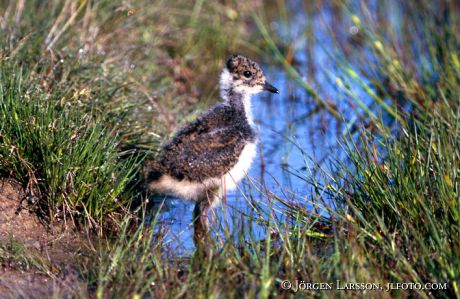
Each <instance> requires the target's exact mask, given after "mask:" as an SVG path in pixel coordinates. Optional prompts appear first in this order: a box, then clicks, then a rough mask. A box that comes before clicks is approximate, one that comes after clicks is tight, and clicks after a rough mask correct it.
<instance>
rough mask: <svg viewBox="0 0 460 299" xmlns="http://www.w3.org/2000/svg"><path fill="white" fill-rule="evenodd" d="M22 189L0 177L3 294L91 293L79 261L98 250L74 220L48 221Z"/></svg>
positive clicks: (0, 294)
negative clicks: (83, 278) (32, 205)
mask: <svg viewBox="0 0 460 299" xmlns="http://www.w3.org/2000/svg"><path fill="white" fill-rule="evenodd" d="M23 199H24V192H23V188H22V187H21V185H20V184H19V183H17V182H16V181H14V180H12V179H5V178H2V179H0V297H1V298H8V297H13V298H16V297H25V298H29V297H50V296H56V295H58V297H69V296H78V297H88V296H89V294H88V291H87V290H88V287H87V285H86V284H85V283H84V282H83V281H82V280H81V279H79V277H78V271H77V267H76V265H79V266H82V265H85V263H87V262H88V261H89V259H90V257H91V253H94V252H95V249H94V248H93V247H92V245H91V241H90V238H89V237H88V235H86V234H83V233H81V232H77V231H76V230H75V228H74V227H72V226H71V224H70V223H68V222H67V223H66V224H64V223H52V224H49V223H45V222H43V221H40V219H39V218H38V217H37V215H36V213H35V212H33V211H31V209H30V208H29V207H28V206H27V203H26V201H25V200H23Z"/></svg>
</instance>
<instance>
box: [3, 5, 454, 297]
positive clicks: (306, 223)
mask: <svg viewBox="0 0 460 299" xmlns="http://www.w3.org/2000/svg"><path fill="white" fill-rule="evenodd" d="M415 6H416V7H415ZM304 9H305V11H302V12H301V13H303V14H305V16H306V17H307V18H308V19H309V20H317V21H315V22H317V23H321V24H329V23H328V22H327V20H329V19H328V17H327V16H326V17H324V16H323V18H322V12H324V11H327V12H328V13H329V14H330V15H329V18H333V19H334V21H333V22H331V23H330V24H331V25H330V26H329V25H325V26H326V32H328V34H329V36H328V37H329V38H330V40H331V43H332V44H333V50H332V51H325V52H327V53H326V54H325V55H329V56H328V58H329V61H330V62H331V63H332V64H333V66H334V67H333V69H334V70H335V72H334V73H331V72H323V73H321V76H319V75H318V76H316V75H317V74H312V77H311V78H309V80H305V79H304V77H303V76H304V74H303V69H302V68H301V67H300V66H299V65H298V64H297V62H296V59H295V58H296V54H297V52H296V51H297V50H296V47H295V45H296V44H298V42H299V40H301V41H303V40H305V39H306V40H307V41H308V42H309V44H308V46H307V49H306V52H307V53H310V52H311V51H313V50H312V49H309V47H311V45H314V44H315V43H317V42H318V43H319V41H318V40H319V38H318V36H316V35H315V33H314V32H315V28H316V27H314V26H315V25H314V24H316V23H315V22H310V23H307V24H306V25H305V28H304V29H303V28H301V29H302V30H301V34H300V37H299V36H298V37H296V39H295V38H291V37H286V35H285V34H283V32H282V30H279V31H277V30H275V29H274V26H271V24H272V22H274V21H278V20H280V21H279V22H280V23H283V24H284V25H285V26H286V28H299V25H298V23H296V22H298V18H297V16H296V12H294V11H293V9H292V7H291V4H289V3H288V2H284V1H277V2H276V3H270V4H268V3H267V4H264V6H261V5H260V4H258V2H257V1H249V2H248V3H247V4H244V5H243V4H241V3H230V2H229V3H225V4H222V3H214V2H211V1H209V2H208V1H200V0H197V1H194V2H187V1H179V2H178V3H173V2H171V3H169V2H166V1H157V2H156V3H155V5H152V4H150V3H149V2H148V1H143V0H140V1H136V2H133V3H131V2H129V1H98V2H94V3H93V2H92V1H85V0H83V1H70V0H65V1H64V0H63V1H59V0H55V1H47V2H46V3H45V2H43V1H27V3H26V1H10V2H8V3H6V4H3V5H2V6H1V13H2V18H1V20H0V27H1V29H2V30H1V31H0V34H1V35H2V36H1V37H2V38H1V39H0V42H1V43H2V44H1V46H2V48H1V49H2V50H1V54H0V57H1V61H0V77H1V79H0V116H1V124H0V172H1V174H2V175H4V176H11V177H14V178H16V179H17V180H19V181H20V182H21V183H22V184H23V186H24V187H25V188H26V193H27V195H28V199H29V201H30V202H31V203H33V204H36V205H37V206H38V207H40V209H39V210H40V211H42V212H44V213H43V214H44V215H45V216H46V218H47V220H49V221H53V220H56V219H62V218H65V217H71V218H72V219H73V220H74V221H75V222H76V223H79V224H82V225H83V226H85V227H86V226H88V227H92V228H97V229H98V230H99V232H100V233H103V234H104V236H100V237H98V238H97V241H93V244H92V246H94V250H93V251H92V252H93V255H92V256H91V257H90V258H89V260H90V261H89V262H85V263H76V264H75V265H74V267H75V269H77V271H78V273H79V279H80V280H81V281H83V282H85V283H86V284H87V286H88V291H89V293H90V294H92V295H95V296H96V297H98V298H105V297H109V298H111V297H119V298H126V297H130V296H131V297H133V298H143V297H155V298H156V297H191V298H194V297H198V298H200V297H250V298H251V297H260V298H267V297H271V296H283V297H284V296H286V297H291V296H292V297H296V296H298V297H305V296H312V297H314V296H317V297H360V296H362V297H367V296H371V297H388V298H389V297H403V298H404V297H422V298H430V297H436V298H452V297H460V285H459V283H460V194H459V193H460V190H459V186H460V165H459V163H460V162H459V161H460V105H459V103H460V102H459V100H460V57H459V54H458V52H459V51H458V49H459V46H460V40H459V38H458V34H457V32H458V28H459V26H460V22H459V16H460V14H459V9H460V7H458V5H457V4H456V3H455V2H452V1H447V0H446V1H441V2H440V3H433V2H432V1H428V0H426V1H418V3H417V5H416V4H412V3H406V2H403V1H389V2H386V3H385V4H382V6H379V7H374V6H373V5H370V4H369V5H366V4H363V3H361V2H359V1H358V4H356V3H354V2H351V3H349V2H346V1H345V2H343V1H334V2H333V3H332V4H329V5H326V4H324V5H321V4H315V5H313V4H305V8H304ZM388 11H392V13H391V14H389V13H388ZM297 13H298V12H297ZM312 24H313V25H312ZM312 26H313V27H312ZM347 30H348V31H349V32H353V34H352V35H350V34H349V33H347ZM345 37H346V38H345ZM254 41H256V42H254ZM232 51H238V52H243V53H250V54H253V55H256V54H257V55H258V57H262V58H265V59H269V58H271V57H274V58H275V59H276V60H277V63H278V65H277V67H279V68H280V69H283V70H284V71H285V72H286V73H287V74H288V75H289V76H290V78H291V79H292V81H293V82H295V83H296V84H297V87H298V88H299V89H300V90H303V91H305V92H306V95H307V97H308V98H309V99H311V100H312V105H314V106H315V109H316V110H315V111H317V113H323V114H324V115H327V117H330V118H328V119H334V121H337V122H339V124H340V125H341V126H342V127H343V128H344V130H343V132H344V133H343V135H342V136H341V137H342V139H341V140H340V145H341V147H342V148H343V150H344V152H345V153H346V155H347V157H346V158H345V159H343V158H342V157H340V156H338V155H337V156H334V154H331V156H330V159H328V163H321V161H314V162H315V169H314V170H311V169H309V168H308V167H307V166H306V168H305V169H306V170H305V171H294V170H291V172H292V175H296V176H299V177H301V178H303V179H304V180H305V181H306V182H307V183H308V184H309V186H311V189H312V190H313V192H312V194H311V196H310V197H309V199H308V201H307V202H306V201H305V198H304V197H301V196H300V195H299V196H298V197H296V196H295V195H294V196H293V197H294V200H289V199H288V198H281V197H280V196H278V195H276V193H272V192H270V190H266V188H265V189H264V188H263V187H264V186H259V185H258V183H257V182H254V183H253V184H252V185H253V188H260V189H261V190H265V191H264V193H265V198H264V202H262V203H256V202H254V203H253V208H254V209H255V210H256V211H257V213H256V214H257V215H259V217H258V218H245V220H243V222H244V221H246V222H244V225H241V228H239V229H238V230H239V231H238V233H239V234H238V236H239V237H238V238H236V239H235V238H234V237H231V236H225V237H224V238H223V239H224V241H222V242H220V239H219V240H216V242H215V243H214V244H209V252H208V254H206V255H203V254H202V253H200V252H196V253H193V254H191V256H186V257H183V256H180V255H179V254H177V253H174V252H169V251H166V250H165V249H164V248H163V246H162V244H163V243H162V241H163V235H162V233H161V224H160V223H159V221H158V214H155V215H150V214H149V212H150V211H149V210H148V209H147V208H146V205H145V204H142V205H140V207H137V210H135V211H133V209H132V207H131V205H132V203H133V202H138V199H139V198H141V199H142V195H139V194H138V193H139V191H138V189H136V188H135V186H136V185H137V183H138V182H137V177H138V172H139V170H140V168H141V165H142V162H143V159H144V158H145V157H146V156H148V157H150V156H152V155H154V154H155V152H156V149H157V147H158V144H159V142H161V140H162V139H163V137H161V136H164V137H167V136H168V135H169V134H170V133H172V131H173V130H174V128H176V127H177V126H178V125H179V124H180V123H182V122H184V121H187V120H188V119H189V118H186V117H184V115H190V113H192V112H193V113H192V116H190V117H193V115H194V113H196V112H195V111H200V110H201V109H204V108H205V107H206V106H207V104H209V103H210V102H211V101H212V100H213V99H215V98H216V95H217V93H216V89H215V88H211V87H209V85H208V84H206V83H207V82H208V81H209V80H210V79H209V78H215V77H216V76H217V72H218V70H219V66H220V64H221V61H222V59H223V58H224V57H225V56H226V55H227V54H229V53H230V52H232ZM307 55H308V54H307ZM262 58H261V59H262ZM204 61H205V62H206V63H203V62H204ZM319 72H320V71H318V73H319ZM321 78H322V79H321ZM324 78H326V80H325V79H324ZM321 80H323V81H321ZM325 81H327V82H325ZM331 82H333V83H332V84H331ZM194 86H195V87H194ZM325 86H328V87H327V88H326V87H325ZM198 99H200V101H198ZM342 103H346V105H343V104H342ZM350 115H351V116H350ZM291 142H293V144H294V145H295V146H298V145H297V144H295V140H291ZM298 150H299V151H301V152H302V154H303V155H304V158H305V161H307V160H309V159H311V157H310V156H309V154H308V152H306V151H304V150H303V149H302V148H299V149H298ZM246 196H247V197H248V200H250V201H251V198H250V194H248V195H246ZM307 206H313V207H315V208H314V209H307ZM130 207H131V209H130ZM136 213H138V214H139V215H138V216H137V214H136ZM280 213H281V214H283V215H285V216H286V217H285V219H286V220H285V221H284V220H283V221H282V220H280V219H279V218H278V217H277V216H276V215H278V214H280ZM324 215H327V216H324ZM42 216H43V215H42ZM147 216H148V217H147ZM149 217H153V219H154V220H153V221H146V219H149ZM108 219H111V221H110V223H112V224H114V225H115V226H116V227H117V228H118V230H117V231H116V233H113V234H108V232H109V230H108V228H107V226H106V224H107V223H108V221H107V220H108ZM256 222H257V223H259V224H260V225H262V226H263V227H264V228H265V232H266V235H265V237H264V238H263V240H261V239H260V238H257V237H256V236H255V233H254V230H252V229H251V228H252V224H253V223H256ZM221 231H224V232H225V231H227V230H226V228H225V227H224V228H222V229H221ZM12 240H13V239H11V240H2V242H1V243H0V255H1V256H0V261H5V260H9V261H10V260H14V261H20V263H22V264H25V265H26V267H25V268H26V269H25V270H27V271H29V270H30V269H33V268H36V269H38V270H39V271H41V272H42V273H45V274H44V275H49V276H50V277H52V278H53V279H57V278H58V277H59V276H60V275H61V274H62V272H63V267H62V268H59V267H58V268H57V269H55V268H53V267H50V266H49V265H46V262H45V260H44V259H42V258H41V257H40V256H39V255H37V253H36V252H34V253H33V254H29V253H28V249H27V248H25V247H24V246H22V245H21V244H19V243H18V241H17V240H14V242H13V241H12ZM2 263H3V262H2ZM43 269H45V270H43ZM25 270H24V271H25ZM284 281H289V282H290V283H292V287H291V288H290V290H286V288H287V287H286V286H287V285H286V284H285V283H284ZM301 281H305V282H324V283H332V284H333V288H332V289H331V290H302V289H299V290H296V289H295V285H296V284H297V283H300V282H301ZM337 281H340V283H341V284H342V286H343V285H345V284H346V283H360V282H364V283H378V284H379V286H381V287H382V289H377V290H354V291H352V290H350V291H344V290H341V289H337V288H336V283H337ZM391 283H394V284H396V283H416V284H419V285H416V287H415V289H410V288H409V289H408V288H406V289H399V290H396V289H394V290H389V291H387V290H386V289H387V287H392V286H395V285H394V284H391ZM426 283H441V288H443V286H442V285H443V284H445V289H442V290H423V289H418V286H420V287H422V286H425V284H426ZM18 294H20V293H18ZM79 294H80V293H79Z"/></svg>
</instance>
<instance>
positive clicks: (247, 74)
mask: <svg viewBox="0 0 460 299" xmlns="http://www.w3.org/2000/svg"><path fill="white" fill-rule="evenodd" d="M243 75H244V76H245V77H246V78H251V76H252V73H251V72H250V71H244V73H243Z"/></svg>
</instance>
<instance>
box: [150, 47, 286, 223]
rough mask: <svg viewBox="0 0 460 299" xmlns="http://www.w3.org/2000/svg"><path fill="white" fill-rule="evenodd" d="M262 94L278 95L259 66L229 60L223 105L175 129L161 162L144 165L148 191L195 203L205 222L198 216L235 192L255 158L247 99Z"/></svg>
mask: <svg viewBox="0 0 460 299" xmlns="http://www.w3.org/2000/svg"><path fill="white" fill-rule="evenodd" d="M262 90H268V91H271V92H278V91H277V90H276V88H274V87H273V86H271V85H270V84H268V83H267V82H266V80H265V76H264V75H263V72H262V70H261V69H260V67H259V66H258V65H257V63H255V62H253V61H251V60H250V59H248V58H246V57H243V56H240V55H234V56H232V57H230V58H229V60H228V61H227V63H226V67H225V68H224V70H223V72H222V75H221V79H220V91H221V97H222V99H223V100H224V101H223V103H220V104H217V105H215V106H214V107H212V108H211V109H209V110H208V111H207V112H205V113H203V114H202V115H200V116H199V117H198V118H197V119H196V120H194V121H192V122H190V123H188V124H186V125H185V126H183V127H182V128H181V129H179V131H178V132H177V133H176V134H175V135H174V137H172V138H171V139H170V140H169V141H168V142H167V143H166V144H165V145H164V146H163V148H162V152H161V155H160V157H159V158H158V159H157V160H156V161H151V162H149V163H147V165H146V171H145V173H146V177H145V180H146V184H147V187H148V188H149V190H150V191H152V192H155V193H167V194H171V195H174V196H178V197H182V198H185V199H191V200H195V201H197V202H198V206H197V207H199V208H198V211H201V212H197V211H195V214H197V213H198V214H200V215H198V216H200V218H203V212H202V211H203V210H206V209H207V207H209V206H212V205H213V204H215V203H216V202H218V199H219V197H220V196H222V194H223V193H224V192H225V191H226V189H230V188H232V187H234V186H236V183H237V181H239V180H240V179H241V178H242V177H243V176H244V174H245V172H246V171H247V169H248V168H249V166H250V164H251V162H252V159H253V158H254V156H255V153H256V147H255V143H256V139H257V138H256V137H257V136H256V130H255V129H254V124H253V122H252V114H251V107H250V97H251V95H252V94H255V93H257V92H260V91H262ZM195 210H197V209H195ZM203 221H205V220H203V219H202V220H201V222H203ZM202 224H203V223H202ZM203 225H204V224H203ZM204 226H205V225H204Z"/></svg>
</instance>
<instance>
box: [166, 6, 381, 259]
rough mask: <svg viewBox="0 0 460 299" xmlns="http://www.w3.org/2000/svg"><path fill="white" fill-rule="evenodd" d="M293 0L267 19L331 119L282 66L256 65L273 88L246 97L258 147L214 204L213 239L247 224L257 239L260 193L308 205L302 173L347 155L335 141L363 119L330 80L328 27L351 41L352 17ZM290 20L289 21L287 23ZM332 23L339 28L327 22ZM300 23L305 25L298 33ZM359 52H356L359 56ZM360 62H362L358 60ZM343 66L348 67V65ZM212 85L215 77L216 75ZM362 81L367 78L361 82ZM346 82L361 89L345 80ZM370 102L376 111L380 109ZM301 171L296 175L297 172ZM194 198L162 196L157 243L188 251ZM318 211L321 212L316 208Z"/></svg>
mask: <svg viewBox="0 0 460 299" xmlns="http://www.w3.org/2000/svg"><path fill="white" fill-rule="evenodd" d="M298 7H302V6H299V3H297V1H292V2H291V8H296V9H292V10H291V12H290V13H291V15H290V19H289V20H288V21H287V20H281V19H275V20H274V21H273V22H271V24H270V26H271V27H272V28H276V31H277V32H278V34H279V36H280V39H281V40H282V41H284V43H285V44H286V45H291V47H292V48H293V49H294V52H295V53H296V55H295V60H296V63H295V65H294V66H295V68H296V70H297V71H298V72H299V73H300V74H301V76H303V77H302V79H303V80H304V81H305V82H307V83H308V84H309V85H311V86H312V88H313V89H314V90H317V91H318V92H319V95H320V97H321V98H322V99H324V100H326V101H328V102H330V101H332V100H331V99H334V101H333V103H334V105H335V108H336V109H337V110H338V111H339V113H340V117H339V118H337V117H335V116H334V115H332V114H331V113H330V112H329V111H327V110H326V109H324V108H321V107H320V106H318V104H317V103H316V102H315V100H314V98H313V97H312V96H310V95H308V93H307V92H306V91H305V90H303V89H301V88H299V87H298V86H297V85H296V84H295V83H294V80H293V79H292V78H290V77H288V75H287V74H286V72H285V71H284V69H283V68H280V67H276V66H273V65H269V64H266V65H262V68H263V69H264V70H265V73H266V77H267V78H268V79H269V82H270V83H272V84H273V85H274V86H275V87H277V88H278V89H279V90H280V94H279V95H272V94H268V93H262V94H260V95H257V96H256V97H254V99H253V114H254V119H255V123H256V124H257V125H258V128H259V135H260V143H259V153H258V156H257V158H256V160H255V161H254V163H253V165H252V167H251V169H250V171H249V176H248V178H246V179H245V180H244V181H243V182H241V183H240V184H239V186H240V190H237V191H235V192H232V193H229V194H227V196H226V201H225V203H224V205H223V206H222V207H221V208H218V209H217V210H216V211H215V215H214V217H213V219H214V220H213V221H214V225H213V227H217V229H216V230H215V231H214V234H215V237H216V239H217V240H219V241H222V242H224V241H225V240H227V239H228V237H229V235H230V236H232V237H236V236H238V232H239V231H240V230H239V228H241V227H242V226H245V227H247V226H250V227H251V230H252V237H255V238H260V239H263V238H264V237H265V236H266V233H267V231H266V230H267V227H266V226H265V225H263V224H259V223H255V222H254V221H252V220H253V219H254V218H257V212H256V211H255V210H254V209H253V208H252V205H254V204H259V205H260V206H261V207H262V209H264V208H265V209H266V210H270V209H271V208H273V207H271V204H272V203H271V202H270V201H268V200H267V193H272V194H275V195H277V196H279V197H280V198H283V199H285V200H288V201H291V200H292V201H297V202H300V203H301V204H302V205H303V206H305V207H306V208H307V209H312V208H313V203H314V200H313V196H312V194H313V192H312V185H311V184H309V183H308V182H307V180H308V179H312V178H316V179H317V180H319V181H321V176H320V175H319V174H318V172H317V171H318V168H317V166H318V165H322V166H323V167H327V166H328V162H329V159H330V157H331V156H332V157H334V158H335V159H342V160H344V159H346V154H345V153H344V152H343V150H342V147H341V146H340V140H341V139H342V138H347V134H346V133H347V132H348V131H347V129H348V128H351V127H353V126H356V125H357V124H359V123H361V122H362V120H364V119H365V111H362V110H361V109H360V108H359V107H355V106H354V103H353V101H352V100H351V99H350V96H349V95H346V94H345V93H344V91H343V89H341V88H340V86H339V84H338V83H337V82H338V81H337V78H340V77H339V76H340V75H336V74H342V72H343V70H339V69H338V67H337V62H336V61H334V59H333V58H332V56H333V55H334V53H335V51H336V48H335V45H334V40H333V39H332V37H331V34H330V30H334V32H336V33H338V34H340V35H339V36H337V37H336V38H337V40H338V41H341V42H343V43H347V42H350V43H351V42H355V45H354V46H355V47H356V49H357V50H360V44H359V43H358V42H357V41H356V40H357V38H358V36H359V34H360V32H359V29H358V28H357V27H356V26H355V25H354V24H353V22H352V21H351V20H337V19H336V18H337V16H336V15H335V13H336V12H334V11H333V9H332V8H331V7H327V6H325V7H324V9H322V10H321V11H319V12H317V13H315V14H307V13H306V12H305V10H303V9H297V8H298ZM292 24H295V26H292ZM331 26H332V27H334V26H339V29H333V28H331ZM305 30H308V31H309V32H312V35H311V36H310V37H308V38H307V37H305ZM361 54H362V53H360V55H361ZM348 58H349V60H350V62H351V63H353V61H354V63H355V64H359V63H361V62H360V61H359V60H357V59H356V57H348ZM360 68H362V65H361V66H360ZM350 69H353V70H355V68H354V67H353V64H350ZM215 81H216V84H217V81H218V80H217V79H216V80H215ZM363 83H364V84H368V82H363ZM350 85H351V86H352V88H353V89H355V90H359V89H360V88H359V87H358V86H357V85H356V84H354V83H350ZM357 96H358V97H359V98H360V100H362V101H363V103H364V104H365V105H368V106H369V105H370V106H372V99H371V98H369V96H367V94H366V93H361V94H357ZM377 108H378V107H375V109H376V111H379V110H378V109H377ZM299 177H300V178H299ZM193 208H194V203H191V202H185V201H182V200H180V199H174V198H168V199H166V200H165V202H164V206H163V209H162V213H161V214H160V222H161V224H162V225H161V227H162V230H163V233H165V236H166V237H165V243H164V246H165V247H166V248H169V249H171V250H174V252H177V253H178V254H185V255H186V254H188V253H190V252H191V251H192V250H193V248H194V247H193V241H192V234H193V228H192V227H191V221H192V214H193ZM273 211H274V213H275V216H276V217H278V218H279V219H280V221H282V219H283V218H284V217H286V215H283V213H282V211H280V210H279V209H276V207H275V208H273ZM319 213H323V215H324V216H327V214H326V213H325V212H322V211H321V208H320V209H319Z"/></svg>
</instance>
